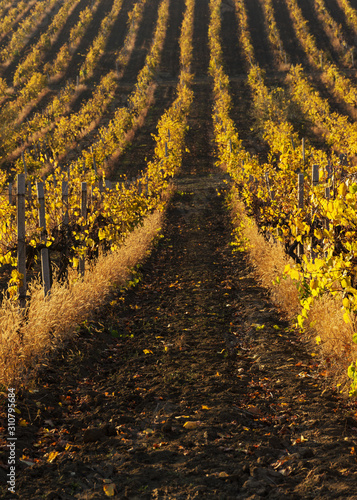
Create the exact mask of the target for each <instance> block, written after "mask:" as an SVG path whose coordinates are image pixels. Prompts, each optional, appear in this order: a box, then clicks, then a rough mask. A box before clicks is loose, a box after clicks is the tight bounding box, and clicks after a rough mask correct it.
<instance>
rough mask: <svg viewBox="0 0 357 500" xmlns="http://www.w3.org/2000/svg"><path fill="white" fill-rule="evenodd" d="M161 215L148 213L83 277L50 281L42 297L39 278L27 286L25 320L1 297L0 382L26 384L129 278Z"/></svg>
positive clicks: (156, 229)
mask: <svg viewBox="0 0 357 500" xmlns="http://www.w3.org/2000/svg"><path fill="white" fill-rule="evenodd" d="M162 217H163V215H162V213H160V212H155V213H154V214H153V215H150V216H148V217H147V219H146V220H145V222H144V225H143V226H142V227H140V228H138V229H136V230H135V231H133V233H132V234H130V235H129V236H128V238H127V239H126V240H125V243H124V244H123V246H122V247H121V248H120V249H119V250H118V251H116V252H113V253H111V254H108V255H106V256H102V257H100V258H99V259H98V261H97V263H96V264H95V265H94V266H93V268H92V269H91V270H90V271H88V272H87V273H86V275H85V276H84V278H78V276H77V274H76V273H75V272H74V271H73V273H72V275H71V276H70V279H69V284H68V285H67V284H66V285H63V284H60V283H58V282H57V283H54V285H53V288H52V290H51V295H50V296H49V297H48V298H46V299H44V297H43V291H42V286H41V284H40V283H39V282H37V283H36V282H34V283H32V285H31V287H30V296H31V299H30V303H29V305H28V310H27V314H26V320H23V319H22V316H21V313H20V311H19V309H18V307H17V306H16V305H15V304H14V303H11V302H10V301H8V300H6V299H4V300H3V302H2V304H1V306H0V332H1V333H0V383H1V384H3V385H4V386H13V387H14V386H15V387H16V386H18V385H20V384H25V385H26V384H27V383H28V382H29V380H31V374H32V369H33V368H35V367H36V365H37V364H38V362H39V360H41V359H44V358H45V357H46V356H47V355H48V354H49V353H50V352H51V351H53V350H54V349H56V348H58V347H59V346H60V345H61V344H62V343H63V341H65V340H66V339H67V338H69V337H72V336H73V335H74V334H75V331H76V327H77V325H78V324H79V323H81V322H82V321H84V320H85V319H87V318H88V317H90V316H91V315H92V314H93V312H95V310H96V309H98V308H99V307H100V306H101V305H102V304H103V303H104V302H105V301H107V300H108V297H109V294H110V293H111V291H112V290H113V287H117V286H120V285H123V284H125V283H126V282H127V280H128V279H129V278H130V275H131V272H130V268H132V267H133V266H134V265H135V264H137V263H138V262H140V261H141V260H142V259H143V258H144V257H145V255H146V254H147V253H148V251H149V250H150V247H151V243H152V242H153V239H154V238H155V236H156V235H157V233H158V231H159V229H160V225H161V223H162Z"/></svg>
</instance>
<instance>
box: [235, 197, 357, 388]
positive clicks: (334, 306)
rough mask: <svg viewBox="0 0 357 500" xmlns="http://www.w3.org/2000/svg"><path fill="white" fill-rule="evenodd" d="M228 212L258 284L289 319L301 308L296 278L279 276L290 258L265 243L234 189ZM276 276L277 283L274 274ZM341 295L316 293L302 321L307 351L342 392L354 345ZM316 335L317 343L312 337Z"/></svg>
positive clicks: (275, 245) (354, 355)
mask: <svg viewBox="0 0 357 500" xmlns="http://www.w3.org/2000/svg"><path fill="white" fill-rule="evenodd" d="M232 193H233V197H232V202H231V208H232V216H233V220H234V221H235V225H236V226H237V227H238V226H239V227H240V230H239V236H238V238H239V239H240V241H244V242H245V247H246V249H247V251H248V255H249V257H250V260H251V262H252V264H253V266H254V268H255V269H256V272H257V275H258V276H259V279H260V281H261V284H262V285H263V286H264V287H265V288H267V289H268V290H269V292H270V295H271V298H272V300H273V301H274V303H275V304H276V305H277V306H278V307H279V308H280V309H281V310H283V311H284V313H285V314H286V315H287V317H288V318H289V319H290V320H294V318H296V316H297V315H298V314H299V313H300V312H301V306H300V302H299V293H298V289H297V286H296V282H294V281H293V280H291V279H290V277H287V278H286V279H281V277H282V275H283V271H284V267H285V265H286V264H287V263H289V262H290V264H293V261H292V260H291V259H290V258H289V257H287V256H286V254H285V252H284V249H283V247H282V245H281V244H280V243H279V242H274V243H269V242H267V241H266V239H265V238H264V237H263V236H262V235H261V234H260V233H259V231H258V227H257V225H256V224H255V222H254V221H252V219H250V218H249V217H248V216H247V215H246V212H245V208H244V205H243V203H242V202H241V201H240V200H239V198H238V195H237V193H236V192H234V191H233V192H232ZM277 277H279V278H280V282H279V283H277V281H276V278H277ZM341 305H342V301H341V297H337V296H336V297H332V296H330V297H319V298H317V299H316V300H315V301H314V302H313V304H312V306H311V308H310V311H309V314H308V318H307V319H306V321H305V324H306V325H307V327H306V330H305V335H306V340H307V342H308V343H309V344H310V346H311V352H314V353H317V354H318V359H319V361H320V362H321V364H322V366H323V372H324V373H325V374H326V375H327V376H328V380H329V381H330V383H331V384H332V385H335V386H338V387H339V389H340V391H341V392H342V393H343V394H346V395H347V393H348V391H349V386H350V379H349V378H348V376H347V369H348V366H349V365H350V364H351V363H352V362H354V361H355V360H356V359H357V346H356V345H355V344H354V343H353V342H352V334H353V331H356V330H353V328H352V326H351V325H348V324H346V323H345V321H344V320H343V311H342V310H341ZM317 337H320V339H321V341H319V345H317V342H316V338H317Z"/></svg>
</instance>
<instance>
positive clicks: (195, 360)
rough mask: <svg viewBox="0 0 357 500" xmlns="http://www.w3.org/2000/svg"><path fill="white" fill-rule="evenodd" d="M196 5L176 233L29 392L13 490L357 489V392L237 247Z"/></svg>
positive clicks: (83, 494) (186, 495) (26, 493)
mask: <svg viewBox="0 0 357 500" xmlns="http://www.w3.org/2000/svg"><path fill="white" fill-rule="evenodd" d="M252 12H253V11H252ZM196 14H197V15H196V21H195V33H194V37H195V44H194V50H195V52H194V65H193V66H194V68H193V69H194V70H195V73H196V83H195V84H194V86H193V90H194V93H195V100H194V104H193V107H192V111H191V115H190V119H189V133H188V135H187V148H188V152H187V153H186V154H185V157H184V165H183V168H182V172H181V174H180V176H179V177H178V178H177V179H176V181H175V186H176V192H175V194H174V196H173V198H172V200H171V202H170V204H169V207H168V211H167V214H166V218H165V224H164V227H163V229H162V236H163V237H162V238H160V239H159V240H158V242H157V244H156V246H155V248H154V250H153V252H152V254H151V255H150V256H149V257H148V258H147V259H146V261H145V262H143V263H142V265H141V267H140V269H138V270H137V271H136V272H135V274H134V275H133V282H132V286H129V287H127V289H121V290H119V289H118V290H115V291H114V292H113V296H112V297H111V301H110V303H108V304H107V305H106V306H105V307H104V308H103V309H102V310H100V311H97V312H93V317H92V318H91V319H90V320H87V321H85V322H84V323H83V324H82V325H81V326H80V329H79V331H78V337H77V338H76V339H74V340H73V342H71V343H69V344H68V345H66V346H65V347H64V348H63V350H62V351H61V352H59V353H58V354H57V355H56V357H52V358H51V359H50V360H49V361H48V362H47V363H44V364H43V366H39V370H38V373H37V376H36V380H35V383H34V386H33V387H32V388H25V387H23V388H21V390H19V391H18V393H17V395H16V397H17V407H18V409H19V410H20V411H21V414H20V415H19V417H18V421H17V429H16V436H17V442H16V453H17V464H16V494H15V495H13V494H9V493H7V492H6V486H2V489H0V497H1V498H19V499H24V500H26V499H35V500H37V499H42V498H44V499H71V498H77V499H94V498H99V499H103V498H107V495H106V493H105V489H107V492H108V493H110V492H113V494H114V498H120V499H123V500H124V499H130V500H134V499H140V500H141V499H144V500H145V499H167V500H168V499H175V500H176V499H193V498H197V499H201V498H202V499H206V498H207V499H209V498H212V499H222V500H223V499H248V498H249V499H251V500H259V499H260V498H269V499H304V500H305V499H326V500H327V499H332V498H340V499H350V500H352V499H356V498H357V494H356V493H355V484H356V479H357V478H356V475H357V467H356V445H357V442H356V431H357V407H356V402H354V401H346V400H344V399H343V398H342V397H341V396H340V395H339V394H338V393H337V392H335V391H334V390H333V389H331V387H330V386H329V383H328V381H327V380H326V377H325V372H324V370H323V367H322V366H320V365H319V362H318V361H316V359H317V357H316V356H312V354H314V353H312V352H311V347H309V344H307V342H306V341H305V339H304V338H303V337H302V336H301V335H300V334H299V333H298V332H297V331H295V330H294V329H293V328H292V327H291V325H289V323H288V322H287V321H286V319H285V318H284V315H283V313H282V312H281V311H279V310H277V309H276V308H275V307H274V305H273V304H272V303H271V302H270V300H269V297H268V294H267V292H266V291H265V290H264V289H263V288H262V287H261V286H260V285H259V280H258V279H257V276H256V274H255V272H254V269H252V267H251V265H250V263H249V260H248V256H247V255H246V254H244V253H237V252H234V251H233V250H234V246H232V241H233V236H232V230H233V227H232V224H231V221H230V214H229V211H228V209H227V206H226V202H225V195H226V193H227V191H228V189H229V180H228V178H226V176H225V175H224V174H223V173H221V171H220V170H218V168H217V167H215V166H214V163H215V161H216V160H215V152H214V150H213V148H212V146H211V145H212V142H213V137H212V123H211V118H210V115H211V106H212V102H211V97H210V96H211V87H210V82H209V80H208V78H207V65H208V51H207V22H208V9H207V1H206V0H198V2H197V8H196ZM251 15H254V14H251ZM225 26H226V27H228V26H231V27H232V29H233V27H234V23H230V22H226V23H225ZM227 29H228V28H227ZM256 29H258V28H256ZM235 36H236V35H235ZM225 39H226V41H228V40H229V34H227V33H225ZM232 39H233V35H232ZM229 57H230V58H231V59H230V60H231V61H232V60H233V54H232V53H231V54H230V56H229ZM238 60H239V58H238ZM167 61H168V63H167V64H168V65H171V64H172V66H171V68H173V67H174V63H173V62H170V60H169V59H167ZM165 64H166V63H165ZM176 67H177V66H176ZM172 71H173V70H172ZM231 72H232V73H231V74H236V75H240V74H241V73H242V70H241V69H240V70H239V69H238V67H236V68H233V69H231ZM161 83H162V82H161ZM162 86H163V85H162ZM232 88H233V93H234V94H235V96H234V102H235V106H242V108H241V112H240V113H239V109H237V107H235V110H234V116H235V117H236V119H237V122H239V123H241V124H242V127H243V131H244V140H245V142H246V144H247V145H249V146H250V148H251V149H254V139H253V134H252V132H251V131H250V128H249V120H250V115H249V104H248V103H247V102H246V101H248V99H249V93H248V91H247V88H246V85H245V83H244V81H242V82H239V81H238V80H237V81H236V82H235V83H234V85H233V87H232ZM159 101H160V102H161V99H160V100H159ZM239 117H241V121H239ZM138 147H139V143H138ZM255 147H256V150H257V151H258V152H259V151H261V152H262V154H264V145H261V144H259V143H258V142H257V143H256V145H255ZM143 149H144V148H143ZM133 159H134V155H133ZM128 168H129V167H128ZM1 397H2V402H3V403H4V410H6V405H5V398H4V395H2V396H1ZM5 417H6V415H5V413H3V414H1V418H2V421H1V424H0V425H2V430H3V431H4V433H3V438H2V441H1V444H2V445H3V451H2V453H1V455H0V479H1V482H2V483H3V484H5V483H6V480H7V476H6V474H7V473H8V469H7V466H6V463H7V457H8V449H7V447H6V444H7V442H6V433H5V431H6V429H5V428H6V425H7V422H6V420H5ZM20 419H23V421H22V424H24V425H20Z"/></svg>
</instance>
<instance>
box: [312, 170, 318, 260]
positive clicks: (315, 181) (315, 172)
mask: <svg viewBox="0 0 357 500" xmlns="http://www.w3.org/2000/svg"><path fill="white" fill-rule="evenodd" d="M318 183H319V166H318V165H313V166H312V189H314V188H315V187H316V186H317V185H318ZM312 218H313V207H311V233H312V234H311V257H312V260H313V261H314V260H315V257H316V252H315V250H314V246H315V245H314V228H315V224H313V223H312Z"/></svg>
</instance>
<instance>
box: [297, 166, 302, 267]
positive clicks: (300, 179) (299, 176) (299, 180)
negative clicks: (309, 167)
mask: <svg viewBox="0 0 357 500" xmlns="http://www.w3.org/2000/svg"><path fill="white" fill-rule="evenodd" d="M298 208H301V209H303V208H304V174H298ZM303 253H304V245H303V244H302V242H299V244H298V247H297V254H298V256H299V257H301V255H303Z"/></svg>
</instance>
